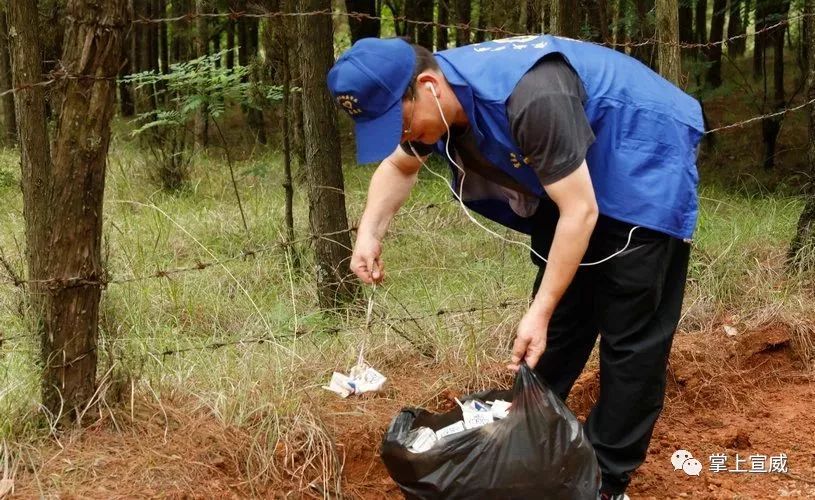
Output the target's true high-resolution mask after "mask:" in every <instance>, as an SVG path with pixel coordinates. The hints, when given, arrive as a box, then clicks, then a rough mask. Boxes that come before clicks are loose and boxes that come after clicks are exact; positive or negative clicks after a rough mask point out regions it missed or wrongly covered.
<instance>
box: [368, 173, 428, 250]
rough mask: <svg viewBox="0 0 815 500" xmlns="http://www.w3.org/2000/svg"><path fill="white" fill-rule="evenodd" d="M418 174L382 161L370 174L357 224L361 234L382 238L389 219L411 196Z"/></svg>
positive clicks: (386, 229)
mask: <svg viewBox="0 0 815 500" xmlns="http://www.w3.org/2000/svg"><path fill="white" fill-rule="evenodd" d="M417 177H418V176H417V174H416V173H406V172H403V171H402V170H400V169H399V168H398V167H397V166H396V165H394V164H393V163H392V162H391V161H389V160H385V161H383V162H382V163H381V164H380V165H379V167H378V168H377V169H376V172H374V175H373V176H372V177H371V184H370V186H369V187H368V202H367V203H366V205H365V211H364V212H363V214H362V219H361V220H360V223H359V232H360V234H362V233H364V234H366V235H368V236H373V237H374V238H376V239H377V240H382V238H383V237H384V236H385V233H386V232H387V231H388V226H389V225H390V222H391V219H393V216H394V215H395V214H396V212H398V211H399V209H400V208H401V207H402V205H403V204H404V203H405V200H407V198H408V196H409V195H410V190H411V189H412V188H413V185H414V184H416V179H417Z"/></svg>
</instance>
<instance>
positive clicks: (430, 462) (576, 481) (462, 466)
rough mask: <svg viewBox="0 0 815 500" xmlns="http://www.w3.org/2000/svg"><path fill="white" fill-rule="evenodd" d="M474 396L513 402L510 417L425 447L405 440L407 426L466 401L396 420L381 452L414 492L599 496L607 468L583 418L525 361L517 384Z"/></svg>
mask: <svg viewBox="0 0 815 500" xmlns="http://www.w3.org/2000/svg"><path fill="white" fill-rule="evenodd" d="M470 399H477V400H480V401H492V400H495V399H503V400H505V401H512V407H511V408H510V410H509V414H508V415H507V416H506V417H505V418H504V419H502V420H496V421H495V422H493V423H490V424H487V425H485V426H483V427H478V428H475V429H469V430H465V431H463V432H459V433H456V434H453V435H450V436H446V437H442V438H440V439H439V440H438V441H436V442H435V444H434V445H433V446H432V447H431V448H430V449H429V450H427V451H425V452H422V453H414V452H413V451H410V450H409V449H408V448H407V447H406V446H405V444H406V442H407V441H408V433H409V432H410V431H411V430H412V429H417V428H419V427H429V428H431V429H433V430H434V431H435V430H439V429H441V428H443V427H446V426H448V425H450V424H453V423H455V422H456V421H458V420H461V419H462V410H461V408H456V409H455V410H453V411H451V412H448V413H443V414H434V413H430V412H427V411H425V410H422V409H419V408H405V409H403V410H402V411H401V412H400V413H399V414H398V415H397V416H396V417H395V418H394V419H393V421H391V424H390V427H389V428H388V431H387V433H386V434H385V437H384V439H383V440H382V448H381V450H380V453H381V455H382V461H383V462H384V463H385V466H386V467H387V469H388V473H389V474H390V476H391V477H392V478H393V480H394V481H395V482H396V483H397V484H398V485H399V487H400V488H401V489H402V492H403V493H404V494H405V496H406V497H407V498H411V499H412V498H421V499H430V498H433V499H437V498H439V499H440V498H444V499H453V498H461V499H479V498H489V499H510V498H511V499H561V498H562V499H592V500H594V499H596V498H597V496H598V491H599V489H600V473H599V468H598V466H597V459H596V457H595V455H594V449H593V448H592V446H591V443H590V442H589V441H588V439H587V438H586V436H585V434H584V433H583V426H582V425H581V424H580V422H578V420H577V418H576V417H575V416H574V414H572V412H571V411H570V410H569V409H568V408H567V407H566V405H565V404H564V403H563V402H562V401H561V400H560V398H558V396H557V395H556V394H555V393H554V392H552V390H551V389H550V388H549V387H548V386H546V384H544V383H543V381H541V380H540V379H539V378H538V376H537V375H536V374H535V372H533V371H532V370H531V369H529V367H527V366H526V364H523V365H522V366H521V369H520V370H519V371H518V375H517V376H516V378H515V386H514V387H513V389H512V391H486V392H481V393H476V394H471V395H469V396H467V397H466V398H464V400H465V401H467V400H470Z"/></svg>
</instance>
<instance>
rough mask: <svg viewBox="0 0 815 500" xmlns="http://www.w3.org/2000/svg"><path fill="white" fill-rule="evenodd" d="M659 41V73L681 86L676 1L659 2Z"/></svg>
mask: <svg viewBox="0 0 815 500" xmlns="http://www.w3.org/2000/svg"><path fill="white" fill-rule="evenodd" d="M656 14H657V26H656V28H657V40H658V41H659V73H660V74H661V75H662V76H663V77H665V78H666V79H668V80H670V81H671V82H673V83H674V84H675V85H677V86H678V85H679V84H680V83H679V74H680V71H681V60H680V52H679V8H678V6H677V5H676V0H657V2H656Z"/></svg>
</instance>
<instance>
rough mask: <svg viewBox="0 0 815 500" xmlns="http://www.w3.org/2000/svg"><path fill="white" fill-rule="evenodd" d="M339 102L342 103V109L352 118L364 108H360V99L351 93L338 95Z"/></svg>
mask: <svg viewBox="0 0 815 500" xmlns="http://www.w3.org/2000/svg"><path fill="white" fill-rule="evenodd" d="M337 104H339V105H340V107H341V108H342V109H344V110H345V112H346V113H348V114H349V115H350V116H351V118H353V117H355V116H357V115H358V114H360V113H362V110H361V109H359V106H358V104H359V99H357V98H356V97H354V96H352V95H351V94H343V95H338V96H337Z"/></svg>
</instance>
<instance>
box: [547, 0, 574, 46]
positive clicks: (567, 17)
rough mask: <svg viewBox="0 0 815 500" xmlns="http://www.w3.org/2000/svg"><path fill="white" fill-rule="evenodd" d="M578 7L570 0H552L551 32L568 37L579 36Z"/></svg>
mask: <svg viewBox="0 0 815 500" xmlns="http://www.w3.org/2000/svg"><path fill="white" fill-rule="evenodd" d="M579 14H580V9H579V8H578V6H577V4H576V3H575V2H574V1H572V0H552V27H551V29H552V33H554V34H556V35H560V36H566V37H569V38H579V36H580V15H579Z"/></svg>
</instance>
